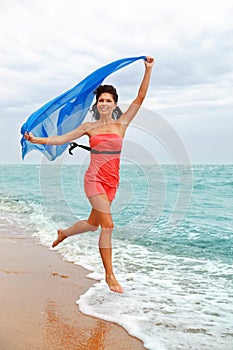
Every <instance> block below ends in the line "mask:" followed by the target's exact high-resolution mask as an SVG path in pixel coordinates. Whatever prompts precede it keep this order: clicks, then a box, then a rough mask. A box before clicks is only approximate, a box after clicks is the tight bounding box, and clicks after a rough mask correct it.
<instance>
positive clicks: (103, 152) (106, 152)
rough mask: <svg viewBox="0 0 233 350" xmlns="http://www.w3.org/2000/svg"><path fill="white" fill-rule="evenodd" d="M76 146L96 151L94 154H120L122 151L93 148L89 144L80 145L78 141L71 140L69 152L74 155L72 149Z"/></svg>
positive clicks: (92, 151)
mask: <svg viewBox="0 0 233 350" xmlns="http://www.w3.org/2000/svg"><path fill="white" fill-rule="evenodd" d="M76 147H80V148H83V149H85V150H86V151H89V152H91V153H94V154H120V153H121V151H98V150H96V149H94V148H91V147H89V146H84V145H79V144H78V143H76V142H70V148H69V154H71V155H73V153H72V151H73V149H74V148H76Z"/></svg>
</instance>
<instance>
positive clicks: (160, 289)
mask: <svg viewBox="0 0 233 350" xmlns="http://www.w3.org/2000/svg"><path fill="white" fill-rule="evenodd" d="M84 171H85V165H68V164H67V165H64V164H63V165H60V164H53V165H47V164H41V165H0V209H1V210H0V213H1V214H0V215H1V220H2V222H7V223H8V224H9V225H10V226H11V228H20V232H22V234H23V235H34V236H36V237H37V238H38V239H39V241H40V243H41V244H43V245H45V246H47V247H48V248H49V249H51V248H50V246H51V242H52V241H53V240H54V238H55V236H56V229H57V228H58V227H66V226H68V225H71V224H72V223H73V222H75V221H77V220H79V219H85V218H87V216H88V214H89V211H90V205H89V203H88V200H87V199H86V198H85V194H84V191H83V174H84ZM112 211H113V219H114V223H115V228H114V240H113V248H114V256H113V260H114V269H115V273H116V275H117V277H118V279H119V282H120V283H121V284H122V286H123V288H124V290H125V293H124V294H123V295H116V294H115V293H112V292H110V291H109V290H108V288H107V286H106V284H105V282H104V271H103V267H102V263H101V260H100V257H99V252H98V232H94V233H93V232H92V233H86V234H82V235H76V236H73V237H70V238H69V239H67V240H66V241H64V242H63V243H61V244H60V245H59V246H58V247H57V248H56V249H57V250H58V251H59V253H60V254H62V256H63V257H64V259H65V260H67V261H70V262H73V263H74V264H78V265H81V266H84V267H86V268H88V269H90V271H92V272H91V273H90V275H89V277H90V278H95V279H97V280H99V281H100V282H98V283H95V284H94V286H93V287H91V288H90V289H89V290H88V291H87V292H86V293H85V294H84V295H82V296H81V297H80V299H79V300H77V304H78V305H79V308H80V310H81V311H82V312H83V313H86V314H88V315H93V316H96V317H99V318H103V319H105V320H110V321H112V322H115V323H118V324H120V325H121V326H123V327H124V328H125V329H126V330H127V331H128V332H129V333H130V334H131V335H134V336H136V337H138V338H140V339H141V340H142V341H143V342H144V345H145V348H147V349H150V350H163V349H166V350H178V349H184V350H189V349H190V350H191V349H192V350H194V349H195V350H207V349H208V350H209V349H211V350H222V349H224V350H230V349H232V346H233V274H232V273H233V270H232V262H233V217H232V213H233V165H195V166H192V168H191V167H188V166H175V165H163V166H159V165H140V166H139V165H133V164H122V166H121V185H120V188H119V191H118V195H117V197H116V200H115V203H114V204H113V207H112ZM0 233H1V227H0Z"/></svg>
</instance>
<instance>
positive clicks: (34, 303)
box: [0, 221, 145, 350]
mask: <svg viewBox="0 0 233 350" xmlns="http://www.w3.org/2000/svg"><path fill="white" fill-rule="evenodd" d="M4 224H5V223H2V221H1V229H0V235H1V245H0V261H1V265H0V278H1V288H0V309H1V316H0V343H1V350H12V349H14V350H32V349H33V350H37V349H38V350H39V349H40V350H55V349H56V350H59V349H61V350H64V349H66V350H120V349H122V350H125V349H127V350H143V349H145V348H144V346H143V343H142V341H141V340H139V339H137V338H134V337H132V336H130V335H129V334H128V333H127V331H126V330H125V329H123V328H122V327H121V326H119V325H117V324H114V323H111V322H108V321H104V320H102V319H98V318H95V317H92V316H87V315H85V314H83V313H81V312H80V310H79V308H78V305H77V304H76V301H77V300H78V299H79V296H80V295H81V294H84V293H85V292H86V291H87V290H88V289H89V288H90V287H91V286H92V285H93V284H94V283H95V281H94V280H91V279H89V278H87V277H86V276H87V275H88V274H89V273H90V272H89V271H88V270H86V269H84V268H83V267H81V266H78V265H75V264H73V263H70V262H66V261H64V260H63V259H62V256H61V255H60V254H59V253H58V252H57V251H52V250H50V249H48V248H47V247H45V246H43V245H41V244H40V243H39V242H38V240H37V239H36V238H35V237H30V236H29V237H28V236H26V235H25V234H22V232H20V231H19V229H17V228H16V227H15V226H13V225H12V227H11V226H10V225H9V224H7V223H6V224H5V225H4Z"/></svg>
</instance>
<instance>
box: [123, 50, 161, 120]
mask: <svg viewBox="0 0 233 350" xmlns="http://www.w3.org/2000/svg"><path fill="white" fill-rule="evenodd" d="M144 62H145V73H144V76H143V79H142V82H141V85H140V87H139V90H138V95H137V97H136V98H135V99H134V101H133V102H132V103H131V105H130V106H129V108H128V109H127V111H126V112H125V113H123V114H122V116H121V118H120V119H121V122H122V123H123V124H126V125H128V124H129V123H130V122H131V120H132V119H133V118H134V117H135V115H136V113H137V112H138V110H139V108H140V107H141V104H142V102H143V100H144V98H145V96H146V93H147V90H148V86H149V82H150V76H151V71H152V67H153V64H154V58H152V57H149V56H147V58H146V60H145V61H144Z"/></svg>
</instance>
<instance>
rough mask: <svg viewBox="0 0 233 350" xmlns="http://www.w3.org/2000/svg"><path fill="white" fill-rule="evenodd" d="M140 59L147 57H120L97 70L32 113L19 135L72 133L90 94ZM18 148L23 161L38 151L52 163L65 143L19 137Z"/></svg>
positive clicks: (89, 98) (78, 122)
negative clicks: (45, 142) (108, 77)
mask: <svg viewBox="0 0 233 350" xmlns="http://www.w3.org/2000/svg"><path fill="white" fill-rule="evenodd" d="M139 59H146V57H145V56H137V57H129V58H123V59H120V60H117V61H114V62H112V63H109V64H107V65H106V66H103V67H101V68H99V69H97V70H96V71H94V72H93V73H91V74H90V75H88V76H87V77H86V78H85V79H84V80H82V81H81V82H80V83H79V84H77V85H76V86H74V87H73V88H71V89H70V90H68V91H66V92H64V93H63V94H61V95H59V96H58V97H56V98H54V99H53V100H52V101H50V102H48V103H46V104H45V105H44V106H42V107H41V108H40V109H38V110H37V111H35V112H34V113H32V114H31V116H30V117H29V118H28V120H27V121H26V123H24V124H23V126H22V128H21V134H22V135H24V133H25V131H27V132H30V131H31V132H32V133H33V134H34V135H35V136H37V137H47V136H52V135H63V134H65V133H67V132H69V131H71V130H74V129H75V128H77V127H78V126H79V125H80V124H81V123H82V122H83V120H84V118H85V116H86V114H87V112H88V109H89V108H90V106H91V103H92V100H93V98H94V93H93V92H94V90H95V89H96V88H97V87H98V86H99V85H100V84H101V83H102V81H103V80H104V79H105V78H106V77H107V76H108V75H110V74H112V73H113V72H115V71H117V70H119V69H121V68H123V67H125V66H127V65H129V64H131V63H133V62H135V61H137V60H139ZM21 146H22V158H23V159H24V157H25V155H26V154H27V153H28V152H30V151H32V150H38V151H40V152H43V154H44V155H45V156H46V157H47V158H48V159H49V160H54V159H56V158H57V157H58V156H60V155H61V154H62V153H63V152H64V150H65V149H66V147H67V146H68V144H64V145H61V146H53V145H37V144H32V143H30V142H29V141H27V140H25V138H24V137H22V139H21Z"/></svg>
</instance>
